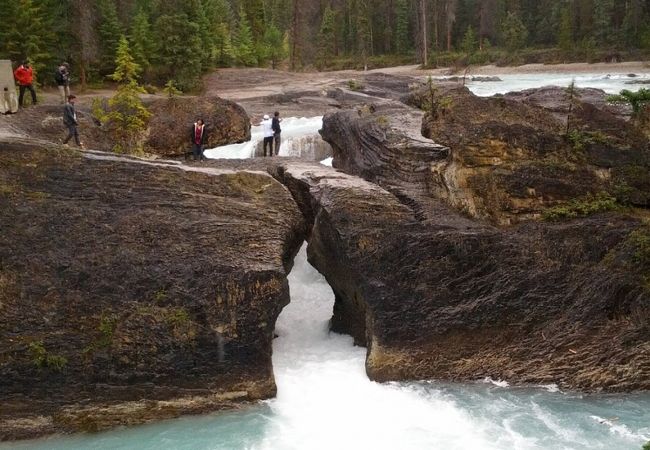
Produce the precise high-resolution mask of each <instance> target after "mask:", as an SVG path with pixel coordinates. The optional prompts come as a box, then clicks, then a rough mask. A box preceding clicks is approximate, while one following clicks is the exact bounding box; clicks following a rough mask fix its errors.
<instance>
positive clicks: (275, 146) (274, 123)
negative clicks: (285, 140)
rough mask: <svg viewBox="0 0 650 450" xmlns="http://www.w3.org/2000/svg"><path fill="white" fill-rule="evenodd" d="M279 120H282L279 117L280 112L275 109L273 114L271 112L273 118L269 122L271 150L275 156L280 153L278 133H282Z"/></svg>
mask: <svg viewBox="0 0 650 450" xmlns="http://www.w3.org/2000/svg"><path fill="white" fill-rule="evenodd" d="M280 122H282V119H280V112H279V111H276V112H275V114H273V120H272V123H271V128H272V129H273V151H274V153H275V155H276V156H277V155H279V154H280V142H281V140H280V133H282V129H281V128H280Z"/></svg>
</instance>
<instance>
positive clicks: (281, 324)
mask: <svg viewBox="0 0 650 450" xmlns="http://www.w3.org/2000/svg"><path fill="white" fill-rule="evenodd" d="M290 284H291V292H292V303H291V304H290V305H289V306H288V307H286V308H285V310H284V311H283V312H282V315H281V317H280V319H279V320H278V324H277V333H278V334H279V337H278V338H277V339H276V340H275V342H274V357H273V361H274V369H275V373H276V379H277V383H278V397H277V398H276V399H273V400H269V401H267V402H262V403H260V404H259V405H257V406H251V407H248V408H245V409H243V410H240V411H235V412H228V413H218V414H212V415H207V416H200V417H184V418H181V419H177V420H170V421H165V422H160V423H156V424H151V425H144V426H138V427H132V428H124V429H118V430H114V431H110V432H106V433H98V434H81V435H74V436H67V437H54V438H48V439H43V440H36V441H29V442H20V443H10V444H1V445H0V449H3V450H4V449H10V448H11V449H43V450H45V449H48V450H49V449H52V450H59V449H60V450H63V449H65V450H70V449H72V450H74V449H107V450H108V449H151V450H154V449H156V450H162V449H170V450H171V449H205V450H221V449H222V450H240V449H241V450H244V449H246V450H321V449H322V450H325V449H327V450H332V449H336V450H347V449H350V450H364V449H368V450H371V449H372V450H389V449H390V450H396V449H399V450H424V449H440V450H451V449H464V450H466V449H473V450H474V449H486V450H490V449H517V450H519V449H521V450H523V449H558V450H559V449H607V450H612V449H634V450H640V449H641V447H642V445H643V444H644V443H645V442H646V441H648V440H650V395H648V394H643V395H616V396H581V395H578V394H572V393H563V392H560V391H559V390H558V389H557V387H555V386H553V385H550V386H543V387H537V388H516V387H509V386H508V385H507V383H506V382H505V381H493V380H489V379H488V380H478V381H477V382H476V383H470V384H442V383H434V382H422V383H388V384H378V383H373V382H370V381H369V380H368V379H367V377H366V375H365V372H364V357H365V349H362V348H359V347H354V346H353V345H352V339H351V338H349V337H347V336H340V335H336V334H331V333H328V331H327V322H328V320H329V317H330V315H331V310H332V304H333V294H332V292H331V290H330V289H329V286H328V285H327V284H326V283H325V281H324V279H323V278H322V277H321V276H320V275H319V274H318V273H317V272H316V271H314V270H313V268H311V266H309V264H308V263H307V261H306V256H305V252H304V249H303V250H302V251H301V253H300V254H299V255H298V257H297V259H296V264H295V267H294V270H293V272H292V274H291V276H290Z"/></svg>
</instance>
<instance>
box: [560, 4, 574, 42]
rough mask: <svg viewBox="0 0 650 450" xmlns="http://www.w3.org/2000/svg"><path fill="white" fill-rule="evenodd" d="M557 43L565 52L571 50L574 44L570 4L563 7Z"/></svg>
mask: <svg viewBox="0 0 650 450" xmlns="http://www.w3.org/2000/svg"><path fill="white" fill-rule="evenodd" d="M557 43H558V45H559V46H560V48H561V49H562V50H564V51H565V52H568V51H570V50H571V49H572V48H573V46H574V42H573V26H572V20H571V10H570V9H569V7H568V6H565V7H564V8H562V12H561V15H560V29H559V32H558V37H557Z"/></svg>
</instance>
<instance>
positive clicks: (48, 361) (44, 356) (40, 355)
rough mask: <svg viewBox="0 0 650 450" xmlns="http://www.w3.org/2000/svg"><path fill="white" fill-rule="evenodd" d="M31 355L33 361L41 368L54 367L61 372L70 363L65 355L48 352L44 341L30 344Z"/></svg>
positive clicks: (53, 368)
mask: <svg viewBox="0 0 650 450" xmlns="http://www.w3.org/2000/svg"><path fill="white" fill-rule="evenodd" d="M28 351H29V355H30V357H31V360H32V363H33V364H34V366H36V367H37V368H39V369H45V368H47V369H52V370H54V371H56V372H61V371H62V370H63V369H64V368H65V366H66V365H67V364H68V360H67V359H66V358H65V356H60V355H54V354H52V353H50V352H48V351H47V350H46V349H45V346H44V345H43V341H34V342H31V343H30V344H29V347H28Z"/></svg>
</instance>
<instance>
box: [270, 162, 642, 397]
mask: <svg viewBox="0 0 650 450" xmlns="http://www.w3.org/2000/svg"><path fill="white" fill-rule="evenodd" d="M273 170H274V176H276V177H277V178H278V179H279V180H281V181H282V182H283V183H284V184H285V185H286V186H288V188H289V189H290V190H291V191H292V193H293V195H294V198H296V200H297V201H298V204H299V205H300V206H301V209H302V210H303V212H304V213H305V217H306V220H307V222H308V223H310V224H311V225H312V230H311V235H310V239H309V246H308V257H309V261H310V262H311V263H312V265H314V266H315V267H316V268H317V269H318V270H319V271H320V272H321V273H323V275H324V276H325V277H326V279H327V281H328V282H329V284H330V285H331V286H332V289H333V291H334V293H335V306H334V315H333V319H332V328H333V329H334V330H335V331H339V332H345V333H348V334H350V335H352V336H353V337H354V339H355V342H356V343H357V344H360V345H366V346H367V349H368V350H367V358H366V371H367V373H368V375H369V377H370V378H371V379H373V380H377V381H390V380H421V379H440V380H457V381H466V380H478V379H483V378H484V377H492V378H493V379H503V380H507V381H509V382H511V383H519V384H521V383H525V384H528V383H530V384H548V383H557V384H558V385H559V386H560V387H562V388H571V389H581V390H585V391H597V390H607V391H628V390H647V389H650V351H649V350H648V349H649V348H650V347H649V344H650V328H648V327H649V324H650V321H649V320H648V317H649V316H648V314H649V313H650V291H648V287H647V285H646V284H645V282H644V281H643V280H644V279H645V278H644V277H647V276H648V275H649V274H650V272H649V270H650V258H648V255H647V248H646V246H647V241H648V240H650V229H649V228H648V227H647V226H645V225H643V222H642V221H641V220H639V219H638V218H634V217H631V216H625V215H617V214H608V215H600V216H594V217H590V218H586V219H581V220H576V221H573V222H569V223H562V224H548V223H535V222H532V223H527V224H523V225H519V226H515V227H511V228H507V229H499V228H494V227H492V226H489V225H484V224H481V223H477V222H472V223H470V224H469V225H468V221H467V219H466V218H465V217H462V216H461V215H460V214H458V213H449V212H448V213H447V214H446V215H445V217H444V218H442V217H441V218H440V220H436V219H435V218H434V219H429V220H420V219H419V218H418V217H417V214H416V213H415V212H414V211H413V210H412V209H411V208H410V207H409V206H408V205H405V204H404V203H403V202H402V201H400V199H399V198H397V197H395V196H394V195H392V194H391V193H389V192H388V191H386V190H384V189H382V188H380V187H379V186H377V185H375V184H372V183H367V182H364V181H362V180H360V179H359V178H357V177H354V176H348V175H346V174H343V173H341V172H337V171H335V170H334V169H330V168H325V167H322V166H321V167H316V166H311V165H306V164H295V163H285V164H284V165H283V166H281V167H277V168H276V169H273Z"/></svg>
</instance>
